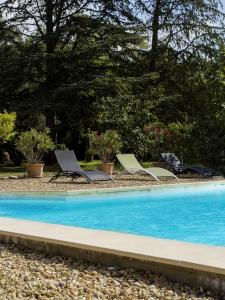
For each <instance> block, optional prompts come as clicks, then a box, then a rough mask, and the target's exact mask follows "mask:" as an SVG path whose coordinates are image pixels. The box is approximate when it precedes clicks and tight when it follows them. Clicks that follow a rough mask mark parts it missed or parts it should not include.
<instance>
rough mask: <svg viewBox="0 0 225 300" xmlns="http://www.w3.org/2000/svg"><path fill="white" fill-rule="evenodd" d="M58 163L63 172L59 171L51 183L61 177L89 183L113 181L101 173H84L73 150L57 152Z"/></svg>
mask: <svg viewBox="0 0 225 300" xmlns="http://www.w3.org/2000/svg"><path fill="white" fill-rule="evenodd" d="M54 153H55V156H56V159H57V162H58V164H59V166H60V169H61V171H59V172H58V173H57V174H56V175H55V176H53V177H52V178H51V179H50V182H51V181H54V180H56V179H57V178H58V177H60V176H66V177H71V178H72V180H74V179H76V178H78V177H83V178H85V179H86V180H87V181H88V183H92V182H93V181H107V180H112V181H113V179H112V178H111V177H110V176H109V175H108V174H106V173H104V172H101V171H97V170H96V171H84V170H83V169H82V168H81V167H80V165H79V163H78V161H77V158H76V155H75V153H74V151H72V150H56V151H54Z"/></svg>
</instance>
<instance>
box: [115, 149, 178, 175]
mask: <svg viewBox="0 0 225 300" xmlns="http://www.w3.org/2000/svg"><path fill="white" fill-rule="evenodd" d="M116 157H117V159H118V161H119V162H120V164H121V165H122V166H123V168H124V171H123V173H128V174H145V175H150V176H151V177H152V178H154V179H155V180H157V181H159V178H158V177H172V178H175V179H177V180H179V179H178V178H177V176H176V175H174V174H173V173H171V172H170V171H168V170H166V169H163V168H156V167H154V168H143V167H142V166H141V164H140V163H139V162H138V160H137V159H136V157H135V156H134V154H117V155H116Z"/></svg>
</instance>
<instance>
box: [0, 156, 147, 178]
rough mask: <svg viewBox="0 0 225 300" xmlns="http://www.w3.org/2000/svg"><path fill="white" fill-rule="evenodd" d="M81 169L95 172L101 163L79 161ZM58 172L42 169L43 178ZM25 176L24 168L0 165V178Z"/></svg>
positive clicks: (56, 169)
mask: <svg viewBox="0 0 225 300" xmlns="http://www.w3.org/2000/svg"><path fill="white" fill-rule="evenodd" d="M79 163H80V165H81V167H82V168H83V169H84V170H88V171H91V170H96V169H97V167H98V165H99V164H100V163H101V162H100V160H93V161H91V162H85V161H80V162H79ZM142 165H143V167H145V168H148V167H151V166H153V163H152V162H143V164H142ZM114 169H115V170H121V169H122V168H121V166H120V165H119V164H116V165H115V166H114ZM57 171H58V168H57V165H52V166H45V168H44V176H53V175H54V174H55V173H56V172H57ZM24 174H25V168H24V167H22V166H16V167H14V166H2V165H0V177H7V176H21V175H24Z"/></svg>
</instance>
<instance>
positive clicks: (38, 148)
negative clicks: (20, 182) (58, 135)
mask: <svg viewBox="0 0 225 300" xmlns="http://www.w3.org/2000/svg"><path fill="white" fill-rule="evenodd" d="M15 144H16V148H17V150H19V151H20V152H21V153H22V154H23V156H24V157H25V159H26V161H27V163H26V164H25V166H26V170H27V176H28V177H31V178H40V177H43V167H44V164H43V162H42V158H43V155H44V154H45V153H46V152H48V151H49V150H53V149H54V147H55V145H54V143H53V141H52V140H51V138H50V137H49V136H48V134H47V131H45V132H40V131H37V130H36V129H34V128H32V129H31V130H30V131H25V132H22V133H21V134H20V136H19V138H18V139H17V141H16V143H15Z"/></svg>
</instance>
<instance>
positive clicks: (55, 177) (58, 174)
mask: <svg viewBox="0 0 225 300" xmlns="http://www.w3.org/2000/svg"><path fill="white" fill-rule="evenodd" d="M60 175H61V172H59V173H57V174H56V175H54V176H53V177H52V178H50V180H49V182H52V181H55V180H56V179H57V178H58V177H59V176H60Z"/></svg>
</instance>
